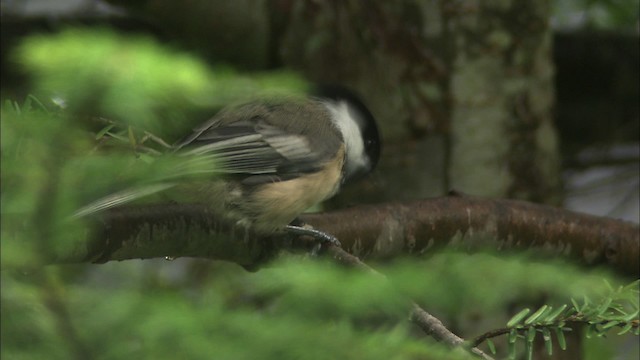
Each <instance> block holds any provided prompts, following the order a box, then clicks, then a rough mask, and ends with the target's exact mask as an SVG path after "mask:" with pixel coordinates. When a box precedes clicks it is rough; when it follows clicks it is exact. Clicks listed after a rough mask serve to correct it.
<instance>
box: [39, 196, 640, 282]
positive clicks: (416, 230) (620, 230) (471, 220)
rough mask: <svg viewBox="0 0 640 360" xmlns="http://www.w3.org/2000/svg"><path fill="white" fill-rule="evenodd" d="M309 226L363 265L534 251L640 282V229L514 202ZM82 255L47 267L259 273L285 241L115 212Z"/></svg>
mask: <svg viewBox="0 0 640 360" xmlns="http://www.w3.org/2000/svg"><path fill="white" fill-rule="evenodd" d="M301 219H302V220H303V221H305V222H306V223H308V224H310V225H311V226H313V227H314V228H316V229H318V230H322V231H325V232H327V233H330V234H332V235H334V236H336V237H337V238H338V239H340V241H341V242H342V245H343V248H344V249H345V250H347V252H349V253H351V254H354V255H356V256H358V257H360V258H362V259H364V260H366V259H370V258H390V257H395V256H399V255H403V254H404V255H407V254H411V255H422V254H427V253H429V252H433V251H435V250H437V249H441V248H445V247H447V248H461V249H464V250H467V251H473V250H477V249H481V248H485V249H486V248H489V249H495V250H516V249H517V250H524V249H533V250H535V251H538V252H540V253H542V254H544V255H552V256H561V257H567V258H571V259H574V260H577V261H579V262H581V263H583V264H587V265H598V264H605V265H607V266H609V267H611V268H613V269H616V270H618V271H620V272H622V273H624V274H627V275H629V276H633V277H636V278H637V277H638V275H639V273H640V264H639V259H640V251H639V245H640V231H639V228H638V224H634V223H630V222H625V221H620V220H614V219H610V218H604V217H598V216H591V215H586V214H580V213H576V212H572V211H568V210H564V209H560V208H554V207H550V206H544V205H537V204H532V203H527V202H522V201H515V200H492V199H481V198H473V197H456V196H449V197H441V198H435V199H427V200H420V201H412V202H402V203H385V204H379V205H363V206H357V207H352V208H348V209H344V210H338V211H333V212H328V213H320V214H305V215H303V216H301ZM91 221H93V223H92V224H90V228H91V229H93V230H92V231H91V233H90V234H89V235H88V236H87V238H86V239H78V241H79V244H78V245H77V246H74V247H70V248H73V249H75V250H73V251H69V252H67V253H64V254H63V255H62V256H60V255H59V256H57V257H55V258H52V257H51V256H50V257H49V258H47V262H49V263H78V262H106V261H110V260H126V259H147V258H155V257H165V256H172V257H200V258H208V259H218V260H227V261H232V262H235V263H238V264H240V265H243V266H256V265H259V264H260V263H261V262H262V261H264V260H265V259H267V258H269V257H270V256H271V255H273V253H274V251H276V250H275V249H276V248H277V247H278V246H277V244H278V242H281V241H283V240H282V238H283V237H282V236H281V235H279V234H276V235H274V236H271V237H264V236H256V235H255V234H252V233H249V232H247V231H245V230H244V229H242V228H236V227H233V226H230V225H228V224H224V223H221V222H220V221H219V218H217V217H216V215H215V214H213V213H211V212H210V211H209V210H208V209H207V208H206V207H205V206H203V205H185V204H165V205H152V206H137V207H127V208H119V209H112V210H109V211H107V212H105V213H104V214H103V216H102V217H100V218H99V219H94V220H91Z"/></svg>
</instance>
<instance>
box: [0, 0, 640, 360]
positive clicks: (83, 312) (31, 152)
mask: <svg viewBox="0 0 640 360" xmlns="http://www.w3.org/2000/svg"><path fill="white" fill-rule="evenodd" d="M292 3H293V2H287V1H275V2H272V3H270V4H268V6H267V5H265V3H264V2H251V1H238V2H234V3H233V4H232V3H231V2H218V6H220V8H221V9H219V11H220V14H234V16H231V15H229V16H220V15H217V16H213V17H212V18H213V20H212V18H211V17H210V18H207V17H206V16H205V17H204V18H203V17H198V16H196V15H195V14H199V13H200V14H201V13H206V12H207V11H212V10H211V8H210V7H209V5H207V4H203V3H202V2H197V1H196V2H193V3H190V4H189V5H184V7H183V9H184V11H183V12H181V13H175V14H174V13H172V8H171V6H168V5H166V3H165V2H162V1H132V2H121V1H110V2H108V3H105V2H98V1H81V0H75V1H60V2H55V4H54V3H52V2H46V1H22V2H21V1H2V3H1V4H2V79H3V80H2V88H1V93H0V95H1V97H2V109H1V110H2V113H1V116H2V120H1V126H2V127H1V131H0V134H1V136H2V139H1V140H2V143H1V145H2V162H1V165H2V173H1V175H2V182H1V184H0V186H1V190H2V195H1V196H2V197H1V199H2V204H1V205H2V229H1V234H2V238H1V243H0V244H1V245H0V248H1V249H2V251H1V254H0V255H1V261H2V269H3V270H2V272H1V273H0V276H1V278H0V280H1V287H2V288H1V292H0V295H1V300H2V301H1V314H2V317H1V322H0V324H1V328H0V331H1V333H0V335H1V343H0V347H1V348H0V351H1V352H0V356H2V358H5V359H70V358H71V359H93V358H95V359H129V358H135V359H137V358H142V359H151V358H153V359H169V358H172V359H173V358H181V359H211V358H214V359H255V358H260V359H263V358H264V359H270V358H273V359H282V358H285V359H330V358H340V359H342V358H347V359H417V358H420V359H448V358H451V359H457V358H467V357H466V355H465V354H464V353H457V352H451V351H449V350H448V349H446V348H444V347H443V346H442V345H441V344H438V343H435V342H434V341H432V340H430V339H429V338H427V337H426V336H425V335H424V334H422V333H421V332H420V331H419V330H418V329H416V328H415V327H414V326H413V325H412V324H410V323H409V321H408V320H407V316H408V309H409V306H408V304H407V302H406V298H405V296H410V297H411V298H412V299H414V300H415V301H417V302H418V303H419V304H420V305H422V306H423V307H424V308H425V309H427V310H429V311H430V312H432V313H433V314H434V315H436V316H439V317H440V318H441V319H442V320H443V321H444V322H445V324H446V325H447V326H449V327H450V328H451V329H452V330H453V331H454V332H456V333H457V334H459V335H460V336H462V337H465V338H473V337H474V336H477V335H479V334H481V333H482V332H484V331H489V330H492V329H495V328H499V327H503V326H504V324H506V322H507V321H508V320H509V318H510V317H511V316H512V315H513V314H515V313H517V312H518V311H519V310H520V309H522V308H524V307H530V308H537V307H539V306H540V305H542V304H552V305H554V306H556V305H559V304H562V303H570V299H571V298H572V297H573V298H578V299H580V298H582V296H583V295H587V296H589V297H592V298H595V299H598V298H599V297H602V296H605V297H606V293H607V290H606V288H607V287H606V286H605V282H604V281H603V278H606V279H608V282H609V283H611V284H612V285H614V286H616V285H618V284H625V283H627V282H629V280H630V279H626V278H624V277H621V276H620V275H617V274H611V273H609V272H607V271H606V270H603V269H585V268H578V267H576V266H575V265H571V264H566V263H563V262H559V261H555V260H554V261H551V260H550V261H548V262H547V261H544V262H543V261H541V259H539V258H536V257H528V256H517V255H514V254H499V255H497V254H493V253H491V252H487V253H479V254H466V253H463V254H460V253H455V252H454V253H451V252H445V253H442V254H431V255H430V256H428V257H424V258H412V259H400V260H397V261H387V262H381V263H375V264H371V265H373V266H374V267H376V268H377V269H379V270H381V272H383V273H385V274H387V275H388V276H389V277H390V278H391V280H392V283H393V284H394V289H389V288H388V287H387V286H385V285H382V284H378V283H376V282H375V281H374V280H373V279H371V278H370V277H368V276H367V275H366V274H356V273H353V272H351V271H347V270H344V269H337V268H336V267H335V266H333V264H328V263H325V262H324V261H321V260H311V261H310V260H309V259H306V258H299V257H297V256H284V257H283V258H282V259H281V260H279V261H278V262H277V263H275V264H271V265H270V266H269V267H268V268H266V269H262V270H260V271H259V272H257V273H248V272H246V271H245V270H244V269H242V268H240V267H239V266H236V265H234V264H226V263H216V262H210V261H204V260H197V259H176V260H174V261H165V260H161V259H158V260H144V261H127V262H118V263H107V264H103V265H58V266H53V265H49V266H41V264H42V263H47V262H50V261H51V259H57V258H59V257H62V256H64V254H65V253H67V252H69V251H74V249H75V248H76V247H78V246H82V241H81V239H82V238H83V236H84V235H86V231H87V229H86V228H85V226H84V224H82V223H78V222H74V221H69V220H68V217H69V215H70V214H72V213H73V212H74V211H75V210H76V209H78V208H79V207H80V206H82V205H84V204H86V203H87V202H89V201H91V200H92V199H95V198H97V197H99V196H102V195H104V194H108V193H109V192H112V191H114V190H115V189H121V188H122V187H125V186H131V185H135V184H146V183H153V182H154V181H156V180H158V179H162V178H164V177H167V176H170V175H171V171H172V163H170V162H169V163H158V162H157V161H156V155H157V154H158V153H159V152H162V151H164V150H165V147H164V145H163V144H162V142H161V141H159V139H161V140H164V142H166V143H169V144H170V143H172V142H173V141H175V140H177V138H179V137H181V136H182V135H183V134H184V133H185V132H187V131H188V130H189V129H190V128H191V127H193V126H194V125H196V124H197V123H199V122H201V121H203V120H206V119H207V118H208V117H209V116H211V115H212V114H214V113H215V111H216V110H217V109H219V108H220V107H222V106H224V105H225V104H229V103H233V102H237V101H242V100H246V99H249V98H254V97H257V96H264V95H272V94H299V93H302V92H304V91H305V90H306V89H307V88H308V86H309V83H311V82H312V81H317V80H318V77H319V75H318V74H311V75H310V74H309V72H307V70H305V69H304V68H300V67H295V66H289V65H290V64H288V63H287V61H286V55H283V53H285V54H286V51H291V49H289V48H284V49H283V48H277V47H276V48H277V49H276V50H274V43H279V41H281V40H278V36H281V35H282V34H283V33H284V30H283V28H281V27H280V25H281V24H282V23H283V21H282V19H280V18H279V17H278V16H280V15H281V12H278V11H273V10H274V9H275V10H280V9H281V8H282V9H291V8H294V9H295V6H297V5H295V4H292ZM311 3H313V2H311ZM346 3H348V4H351V5H353V4H360V5H362V4H361V3H359V2H346ZM406 3H409V4H411V3H412V2H410V1H408V2H406ZM549 4H550V7H549V9H548V14H544V15H543V16H546V17H547V18H548V19H549V24H546V26H548V27H549V31H553V32H554V34H555V35H554V39H555V43H556V47H555V48H554V50H555V52H554V54H555V55H554V56H555V58H554V60H555V64H556V69H557V71H558V73H557V75H556V78H555V79H556V81H557V84H556V88H555V91H556V93H557V118H556V125H557V130H558V132H559V137H560V139H561V144H562V146H561V149H560V150H561V151H562V154H561V156H562V160H563V166H566V167H570V166H576V167H574V168H573V171H576V170H575V169H577V168H578V166H584V161H582V160H584V158H585V156H584V150H585V149H592V150H593V147H589V146H590V145H587V144H591V145H593V143H594V142H595V143H597V144H598V146H600V145H602V144H620V143H624V144H627V143H629V142H633V141H636V142H637V140H638V138H637V132H636V133H633V131H634V130H636V129H637V128H638V117H637V111H638V110H637V109H638V105H637V101H638V100H637V95H638V93H637V78H636V82H635V83H634V82H633V81H630V79H631V77H632V76H633V73H627V72H626V71H627V70H629V69H631V68H633V67H634V66H635V69H636V71H637V65H638V63H637V61H638V56H637V44H638V43H637V41H638V2H637V1H613V0H611V1H587V0H574V1H559V0H558V1H554V2H550V3H549ZM264 6H267V7H270V9H271V10H272V12H271V13H270V14H271V17H270V18H268V19H266V20H265V19H264V18H263V17H260V15H259V13H260V10H261V9H262V8H263V7H264ZM313 6H315V5H313V4H312V5H311V6H309V7H307V8H305V9H304V10H305V11H307V12H313V11H317V13H318V14H320V15H321V16H327V17H329V18H330V17H331V16H335V17H339V16H340V14H339V13H338V12H336V13H333V14H331V13H329V14H324V13H322V9H321V8H318V9H314V7H313ZM353 6H356V5H353ZM407 9H409V10H410V9H411V8H410V7H407ZM407 9H404V10H403V11H404V12H399V13H393V14H391V15H393V16H398V17H399V18H400V19H402V20H403V21H405V22H406V23H407V24H413V23H414V22H416V23H417V20H416V19H415V18H414V16H417V15H415V14H412V12H411V11H409V10H407ZM356 10H361V9H356ZM294 13H295V12H294ZM212 14H214V15H216V14H218V13H215V12H214V13H212ZM320 15H319V16H320ZM391 15H390V16H391ZM421 15H424V17H425V18H428V16H427V15H425V14H421ZM282 16H284V15H282ZM380 22H381V23H382V22H383V19H382V20H380ZM427 28H428V26H427ZM207 34H215V36H213V35H211V36H207ZM323 34H324V33H323V32H322V31H318V33H317V34H316V35H317V36H314V37H309V38H306V39H304V46H305V48H306V49H307V50H309V49H310V50H309V51H316V49H322V48H323V46H325V45H323V44H324V42H326V41H331V38H330V36H329V38H327V36H328V35H326V34H324V35H323ZM361 36H362V37H363V38H364V39H365V40H366V38H367V35H366V34H363V35H361ZM212 38H213V39H212ZM629 39H631V41H633V42H635V48H634V47H630V48H629V47H628V42H629ZM594 40H595V41H597V43H605V44H608V45H609V47H610V48H613V49H614V50H612V51H609V50H604V51H603V52H601V53H597V52H596V53H594V54H596V55H592V53H587V54H588V55H585V57H583V58H579V59H575V57H572V56H571V53H574V54H575V53H580V52H577V51H576V49H581V50H585V49H589V48H590V44H592V42H591V41H594ZM365 43H366V41H365ZM563 49H565V50H566V49H569V50H571V51H563ZM628 49H631V50H628ZM634 49H635V50H634ZM627 51H631V53H629V54H627ZM634 51H635V52H634ZM598 54H600V55H598ZM627 55H628V56H627ZM374 56H376V54H375V53H366V52H363V53H362V57H363V58H367V57H374ZM590 59H595V60H597V61H595V63H589V64H592V65H593V64H595V65H593V66H594V67H595V68H596V69H607V70H610V71H609V72H605V73H604V75H602V76H600V77H596V78H599V79H601V80H602V82H599V83H598V82H595V83H589V85H588V86H586V87H585V85H584V84H582V83H581V82H580V81H582V80H584V77H585V73H584V72H577V71H576V72H573V73H572V72H571V71H570V70H571V69H577V68H578V67H576V66H575V65H572V64H575V63H576V61H584V62H585V63H586V62H587V60H590ZM598 61H601V62H603V63H604V65H602V67H597V65H598V64H597V62H598ZM616 63H618V64H622V65H620V66H619V67H617V68H616V66H612V64H616ZM328 66H329V67H331V66H333V64H329V65H328ZM338 68H339V66H336V72H337V73H340V69H338ZM294 69H295V70H294ZM563 69H569V70H568V71H564V70H563ZM587 69H591V67H587ZM616 69H617V70H618V72H615V71H613V70H616ZM612 71H613V72H612ZM630 74H631V75H630ZM636 74H637V73H636ZM332 76H334V77H335V76H336V75H335V74H330V75H327V79H328V80H331V81H335V78H331V77H332ZM369 78H373V79H370V80H371V83H370V85H369V86H371V87H377V86H378V85H377V83H376V79H375V76H369ZM576 79H577V80H576ZM612 79H613V80H612ZM585 81H586V80H585ZM346 82H349V80H347V81H346ZM611 82H614V85H611ZM358 86H360V87H362V85H358ZM380 86H382V85H380ZM610 86H611V87H613V90H612V91H611V92H610V93H607V96H604V95H602V94H600V93H598V92H593V91H579V90H576V88H577V89H585V88H591V87H594V88H597V89H604V88H608V87H610ZM616 86H617V87H616ZM356 87H357V86H356ZM401 90H402V89H401ZM634 91H635V93H634ZM398 92H401V91H398ZM609 95H610V96H609ZM590 96H591V97H590ZM593 99H596V100H593ZM388 100H389V101H390V102H392V99H391V98H389V99H388ZM376 104H377V106H382V105H380V104H384V99H383V100H382V101H380V100H379V99H378V101H376ZM594 104H595V106H597V109H598V111H593V107H591V108H590V107H588V105H594ZM384 106H386V105H384ZM594 113H598V114H602V113H604V114H608V115H607V117H605V118H604V120H603V118H599V119H598V121H595V120H594V121H586V120H585V116H588V115H589V114H591V115H593V114H594ZM585 114H587V115H585ZM611 119H613V120H611ZM382 121H384V122H385V123H387V124H388V125H383V128H391V127H393V126H397V125H398V123H400V121H399V120H397V119H389V118H388V116H387V118H385V119H382ZM613 123H615V124H616V126H615V127H614V128H610V127H608V126H605V125H611V124H613ZM389 124H390V125H389ZM603 124H604V125H603ZM414 125H415V124H413V125H411V126H414ZM411 126H409V128H410V129H411V131H408V130H405V132H407V134H408V135H406V136H408V137H407V138H405V139H400V140H397V139H396V140H393V139H391V143H392V146H391V147H393V141H396V142H412V141H413V140H406V139H414V138H416V137H420V136H423V135H421V134H423V133H424V132H425V131H426V132H427V133H428V132H429V131H431V130H424V129H423V128H419V127H415V126H414V127H411ZM577 128H580V129H581V130H580V131H576V130H575V129H577ZM621 129H622V130H621ZM434 131H435V130H434ZM383 135H384V134H383ZM389 137H390V138H392V136H389ZM415 147H416V148H418V149H421V150H420V151H423V150H424V149H431V145H429V144H427V145H421V144H418V145H415ZM633 149H637V148H633ZM632 153H633V150H632ZM435 154H436V155H433V156H434V157H438V156H440V155H437V154H439V152H437V151H436V152H435ZM422 155H423V156H425V157H427V156H431V153H427V155H424V154H422ZM633 155H634V156H635V153H633ZM387 156H388V155H387ZM442 156H443V157H444V158H446V155H442ZM587 158H588V157H587ZM622 158H623V160H624V161H625V164H627V165H629V163H630V164H631V165H633V166H636V169H637V160H638V157H637V156H635V157H633V156H632V157H631V162H630V161H629V159H628V157H626V155H624V156H623V157H622ZM598 159H599V158H598ZM581 161H582V162H581ZM587 162H588V161H587ZM403 164H404V165H403V166H404V167H406V168H409V169H411V165H412V164H413V165H414V166H420V164H418V165H416V164H414V163H412V162H411V161H406V162H403ZM576 164H578V165H576ZM106 174H108V176H107V175H106ZM565 174H566V173H565ZM566 179H568V180H566V181H569V180H570V179H569V178H566ZM374 182H375V181H374ZM380 184H382V185H380ZM390 184H391V185H390ZM374 186H376V184H373V185H370V184H369V185H367V184H366V183H365V185H363V186H362V187H361V188H363V189H364V190H365V191H366V190H367V189H368V188H369V187H373V189H375V187H374ZM377 186H384V187H385V190H384V196H385V197H386V198H385V199H388V198H394V194H397V198H402V197H406V195H400V194H405V193H404V192H403V191H406V190H407V189H400V186H398V185H393V183H388V182H385V181H384V180H380V179H378V180H377ZM396 187H397V188H396ZM411 191H415V193H414V194H413V195H414V196H416V197H422V196H424V194H423V193H419V191H418V190H416V189H413V190H411ZM636 191H637V189H636ZM370 192H371V190H370ZM441 192H442V188H441V185H438V186H437V187H435V190H434V187H430V189H429V190H428V191H427V194H432V195H433V194H439V193H441ZM385 199H380V198H376V197H375V196H373V197H371V198H367V197H364V198H363V200H362V201H363V202H374V201H381V200H385ZM352 201H353V200H351V199H349V200H344V203H349V202H352ZM338 204H340V202H339V201H338ZM334 206H335V204H334ZM630 216H631V220H633V219H634V216H635V217H636V218H637V215H634V213H633V212H632V213H631V215H630ZM635 221H637V220H635ZM615 332H617V331H616V329H614V330H612V331H611V332H610V335H611V336H609V338H607V339H605V338H602V337H593V338H591V339H585V340H584V341H583V342H581V343H580V344H579V348H578V349H575V348H574V349H570V351H569V352H568V353H569V355H565V356H567V357H565V358H583V359H593V360H595V359H633V358H638V356H639V354H638V345H637V338H634V337H633V336H630V335H625V336H615ZM496 344H497V346H498V351H499V354H501V355H504V354H505V352H506V344H505V341H504V339H502V341H499V340H496ZM483 349H486V347H484V348H483ZM541 349H542V348H541ZM558 353H560V351H555V352H554V354H555V355H556V356H557V355H558ZM536 356H539V358H547V357H545V355H544V351H543V350H539V351H536ZM558 358H561V357H558Z"/></svg>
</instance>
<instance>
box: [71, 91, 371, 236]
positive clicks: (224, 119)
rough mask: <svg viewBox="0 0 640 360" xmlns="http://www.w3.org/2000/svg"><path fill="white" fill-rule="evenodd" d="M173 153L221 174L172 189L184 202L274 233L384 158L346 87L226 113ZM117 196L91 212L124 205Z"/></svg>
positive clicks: (360, 107)
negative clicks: (207, 161) (208, 163)
mask: <svg viewBox="0 0 640 360" xmlns="http://www.w3.org/2000/svg"><path fill="white" fill-rule="evenodd" d="M174 151H175V153H176V154H179V155H182V156H194V158H195V157H198V158H202V157H207V156H209V155H210V156H212V157H213V158H215V160H216V164H217V168H216V172H219V173H220V175H216V176H215V178H213V179H211V181H203V180H194V181H187V182H185V183H179V184H175V186H173V185H172V186H173V187H174V189H172V191H174V190H175V191H176V193H178V194H180V195H179V196H180V197H181V202H190V203H204V204H206V205H207V206H210V207H211V208H212V209H213V211H214V213H216V215H218V216H222V217H223V218H225V219H226V220H228V221H231V222H232V223H236V224H240V225H244V226H247V227H249V228H251V229H252V230H253V231H256V232H258V233H269V232H273V231H276V230H278V229H284V228H291V229H297V227H295V226H289V224H290V223H291V222H292V221H294V220H295V219H296V217H297V216H298V215H300V214H301V213H302V212H304V211H305V210H307V209H308V208H310V207H312V206H313V205H316V204H317V203H319V202H321V201H323V200H325V199H327V198H329V197H331V196H333V195H334V194H335V193H336V192H337V191H338V190H339V189H340V187H341V186H342V185H343V184H345V183H347V182H349V181H351V180H354V179H356V178H358V177H361V176H362V175H365V174H367V173H369V172H370V171H371V170H372V169H373V168H374V167H375V165H376V163H377V162H378V158H379V156H380V139H379V135H378V129H377V127H376V123H375V121H374V118H373V115H372V114H371V112H370V111H369V110H368V109H367V108H366V106H365V105H364V104H363V103H362V101H360V100H359V99H358V98H357V97H356V96H355V95H354V94H352V93H351V92H349V91H348V90H346V89H344V88H342V87H336V86H321V87H318V88H317V90H316V91H315V92H314V93H313V95H312V96H309V97H305V98H283V99H279V100H278V99H271V100H262V101H257V102H250V103H245V104H243V105H239V106H231V107H228V108H225V109H223V110H221V111H220V112H219V113H218V114H217V115H215V116H214V117H213V118H212V119H210V120H209V121H207V122H205V123H203V124H202V125H200V126H199V127H197V128H196V129H194V131H193V133H192V134H190V135H189V136H187V137H186V138H184V139H183V140H182V141H180V142H178V144H177V145H175V149H174ZM160 188H161V189H162V187H160ZM135 197H137V196H135V195H132V196H130V198H135ZM114 199H115V198H112V199H111V200H107V201H106V202H103V204H99V205H97V206H95V205H94V206H92V207H90V209H92V210H91V211H90V212H94V211H95V210H96V209H97V210H100V209H104V208H107V207H112V206H114V205H118V204H119V203H122V202H121V201H114ZM106 203H108V204H109V205H108V206H105V205H104V204H106ZM86 213H87V212H86V209H83V210H80V211H79V214H80V215H81V216H82V215H85V214H86Z"/></svg>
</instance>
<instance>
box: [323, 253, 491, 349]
mask: <svg viewBox="0 0 640 360" xmlns="http://www.w3.org/2000/svg"><path fill="white" fill-rule="evenodd" d="M328 252H329V254H330V255H331V257H332V258H333V259H334V260H336V261H337V262H339V263H341V264H343V265H347V266H350V267H354V268H357V269H359V270H362V271H366V272H368V273H370V274H373V275H375V276H377V277H378V278H380V279H381V280H383V281H389V279H388V278H387V277H386V276H385V275H383V274H381V273H380V272H378V271H376V270H375V269H373V268H372V267H370V266H369V265H367V264H365V263H364V262H362V261H361V260H360V259H359V258H358V257H356V256H354V255H351V254H349V253H348V252H346V251H344V249H342V248H341V247H337V246H329V247H328ZM410 319H411V321H412V322H413V323H414V324H416V325H418V326H419V327H420V328H421V329H422V330H423V331H424V332H425V333H427V335H429V336H431V337H433V338H434V339H436V340H437V341H442V342H444V343H445V344H447V345H449V346H451V347H458V346H461V345H463V344H464V339H462V338H461V337H459V336H458V335H456V334H454V333H453V332H451V330H449V329H447V327H446V326H444V324H443V323H442V321H440V320H439V319H438V318H436V317H435V316H433V315H431V314H429V313H428V312H427V311H425V310H424V309H422V308H421V307H420V306H419V305H418V304H416V303H415V302H413V301H412V302H411V315H410ZM469 350H470V351H471V352H472V353H473V354H474V355H477V356H478V357H480V358H482V359H485V360H491V359H493V358H492V357H491V356H489V355H487V354H485V353H484V352H483V351H482V350H480V349H478V348H476V347H473V348H471V349H469Z"/></svg>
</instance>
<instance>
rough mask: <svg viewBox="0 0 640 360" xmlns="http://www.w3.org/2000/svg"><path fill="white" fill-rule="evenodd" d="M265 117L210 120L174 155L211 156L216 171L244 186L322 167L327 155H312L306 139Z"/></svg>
mask: <svg viewBox="0 0 640 360" xmlns="http://www.w3.org/2000/svg"><path fill="white" fill-rule="evenodd" d="M272 116H274V115H272ZM268 117H269V116H268V115H267V116H265V117H262V116H252V117H250V118H234V119H229V118H224V117H223V118H219V119H216V118H214V119H213V120H212V121H209V122H208V123H205V124H204V125H203V126H201V127H199V128H197V129H195V130H194V133H193V134H191V135H190V136H188V137H187V138H185V139H184V140H183V141H182V142H181V143H179V144H178V145H177V146H176V149H177V150H176V151H178V152H179V153H180V154H182V155H185V156H194V155H196V156H197V158H199V159H202V158H203V157H204V158H206V157H208V156H211V157H212V158H214V159H215V160H216V161H217V163H218V164H219V167H218V168H217V169H216V171H218V172H220V173H223V174H235V175H240V176H244V179H243V180H242V181H243V182H244V183H256V181H257V182H260V181H259V179H263V180H264V181H278V180H288V179H292V178H295V177H298V176H300V175H301V174H304V173H309V172H313V171H316V170H318V168H319V166H321V165H323V163H324V162H325V160H326V159H325V157H327V154H320V153H318V152H317V151H314V150H313V149H312V147H311V143H310V140H309V139H308V137H307V136H305V135H304V134H302V133H292V132H288V131H286V130H282V129H281V128H279V127H276V126H274V125H272V124H271V122H270V121H269V118H268ZM297 120H298V121H305V120H306V119H304V118H300V119H297ZM331 155H333V154H331Z"/></svg>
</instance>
